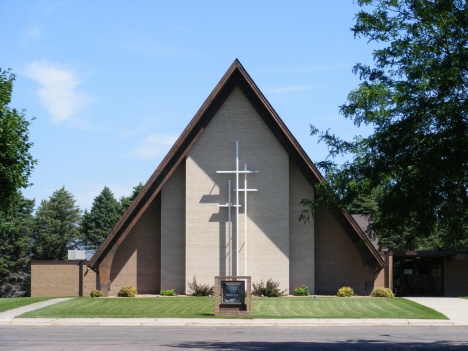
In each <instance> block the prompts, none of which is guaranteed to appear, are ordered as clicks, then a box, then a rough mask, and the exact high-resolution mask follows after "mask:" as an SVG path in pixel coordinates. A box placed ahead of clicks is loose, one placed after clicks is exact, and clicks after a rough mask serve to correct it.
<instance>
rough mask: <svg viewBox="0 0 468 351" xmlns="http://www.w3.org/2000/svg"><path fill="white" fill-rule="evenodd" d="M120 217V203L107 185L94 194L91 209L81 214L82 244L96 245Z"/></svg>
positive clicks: (99, 243)
mask: <svg viewBox="0 0 468 351" xmlns="http://www.w3.org/2000/svg"><path fill="white" fill-rule="evenodd" d="M120 217H121V205H120V203H119V202H118V201H117V200H116V199H115V198H114V194H113V193H112V191H110V189H109V188H108V187H104V189H103V190H102V191H101V193H100V194H99V195H98V196H96V198H95V199H94V202H93V206H92V207H91V211H90V212H87V211H85V213H84V215H83V222H82V231H83V237H84V244H85V245H86V246H93V247H97V246H99V245H101V244H102V242H103V241H104V240H105V239H106V237H107V236H108V235H109V233H110V232H111V231H112V229H113V228H114V226H115V224H116V223H117V221H118V220H119V219H120Z"/></svg>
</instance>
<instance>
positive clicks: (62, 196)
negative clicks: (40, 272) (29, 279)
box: [32, 187, 81, 260]
mask: <svg viewBox="0 0 468 351" xmlns="http://www.w3.org/2000/svg"><path fill="white" fill-rule="evenodd" d="M80 214H81V210H80V208H79V207H78V206H76V205H75V199H74V196H73V195H72V194H71V193H70V192H68V191H67V190H65V187H63V188H61V189H60V190H57V191H55V192H54V193H53V195H52V196H51V197H50V198H49V200H42V201H41V205H40V206H39V207H38V208H37V211H36V218H35V225H34V239H35V242H34V246H33V250H32V251H33V255H34V259H36V260H65V259H67V254H68V250H71V249H74V248H76V247H77V246H79V242H80V240H81V230H80V225H81V216H80Z"/></svg>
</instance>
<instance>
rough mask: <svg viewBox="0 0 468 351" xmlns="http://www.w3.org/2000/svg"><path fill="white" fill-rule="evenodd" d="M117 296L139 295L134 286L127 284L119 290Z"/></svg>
mask: <svg viewBox="0 0 468 351" xmlns="http://www.w3.org/2000/svg"><path fill="white" fill-rule="evenodd" d="M117 296H119V297H135V296H137V291H136V289H135V288H132V287H131V286H126V287H124V288H122V289H120V291H119V292H118V294H117Z"/></svg>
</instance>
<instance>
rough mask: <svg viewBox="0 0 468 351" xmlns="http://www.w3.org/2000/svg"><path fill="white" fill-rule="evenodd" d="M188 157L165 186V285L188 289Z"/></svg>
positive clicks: (163, 285) (163, 221) (163, 193)
mask: <svg viewBox="0 0 468 351" xmlns="http://www.w3.org/2000/svg"><path fill="white" fill-rule="evenodd" d="M185 282H186V279H185V161H183V162H182V163H181V164H180V165H179V166H178V167H177V169H176V170H175V172H174V173H173V174H172V175H171V177H170V178H169V179H168V181H167V182H166V184H164V187H163V188H162V190H161V289H162V290H167V289H174V291H175V292H176V293H179V294H182V293H183V292H184V291H185Z"/></svg>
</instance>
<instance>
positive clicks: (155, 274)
mask: <svg viewBox="0 0 468 351" xmlns="http://www.w3.org/2000/svg"><path fill="white" fill-rule="evenodd" d="M110 280H111V289H110V291H109V295H110V296H115V295H117V293H118V292H119V290H120V289H121V288H122V287H124V286H127V285H130V286H132V287H134V288H136V289H137V291H138V293H140V294H144V293H148V294H149V293H159V291H160V284H161V196H160V195H158V196H156V198H155V199H154V200H153V202H152V203H151V205H150V206H148V208H147V209H146V211H145V213H144V214H143V215H142V216H141V218H140V219H139V221H138V222H137V223H136V224H135V226H134V227H133V229H132V230H131V231H130V233H129V234H128V236H127V237H126V238H125V240H124V241H123V242H122V244H121V245H120V246H119V248H118V249H117V252H116V253H115V256H114V260H113V262H112V267H111V274H110Z"/></svg>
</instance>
